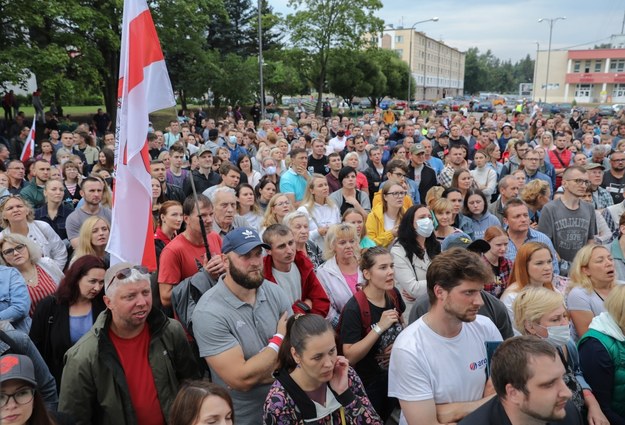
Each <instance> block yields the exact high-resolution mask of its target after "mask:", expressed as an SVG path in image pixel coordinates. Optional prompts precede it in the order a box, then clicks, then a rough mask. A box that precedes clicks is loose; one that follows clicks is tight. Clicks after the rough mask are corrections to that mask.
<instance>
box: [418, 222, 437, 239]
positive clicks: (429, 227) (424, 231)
mask: <svg viewBox="0 0 625 425" xmlns="http://www.w3.org/2000/svg"><path fill="white" fill-rule="evenodd" d="M415 224H416V226H415V230H416V231H417V234H418V235H419V236H422V237H424V238H429V237H430V235H431V234H432V232H433V231H434V222H433V221H432V219H431V218H429V217H424V218H420V219H419V220H417V222H416V223H415Z"/></svg>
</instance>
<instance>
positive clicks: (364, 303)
mask: <svg viewBox="0 0 625 425" xmlns="http://www.w3.org/2000/svg"><path fill="white" fill-rule="evenodd" d="M354 298H355V299H356V302H357V303H358V310H360V323H361V325H362V335H363V336H367V334H368V333H369V332H371V309H370V308H369V300H367V295H365V292H364V291H363V290H362V289H359V290H358V291H356V293H355V294H354Z"/></svg>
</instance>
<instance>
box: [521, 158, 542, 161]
mask: <svg viewBox="0 0 625 425" xmlns="http://www.w3.org/2000/svg"><path fill="white" fill-rule="evenodd" d="M525 160H526V161H540V159H539V158H525Z"/></svg>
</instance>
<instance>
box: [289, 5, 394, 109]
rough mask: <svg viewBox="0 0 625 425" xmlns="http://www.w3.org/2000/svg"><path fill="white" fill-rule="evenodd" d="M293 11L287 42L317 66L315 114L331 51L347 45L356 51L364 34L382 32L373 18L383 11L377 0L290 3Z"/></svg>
mask: <svg viewBox="0 0 625 425" xmlns="http://www.w3.org/2000/svg"><path fill="white" fill-rule="evenodd" d="M288 5H289V6H290V7H292V8H294V9H295V10H296V12H295V13H293V14H290V15H288V16H287V18H286V21H287V25H288V27H289V28H290V30H291V33H290V39H291V42H292V43H293V44H294V45H295V46H296V47H299V48H301V49H302V50H304V51H306V52H307V53H308V54H309V55H311V56H312V58H313V60H314V63H315V65H316V69H317V72H316V76H315V77H316V78H315V79H316V81H315V87H316V88H317V91H318V94H317V107H316V111H317V113H319V112H320V110H321V102H322V100H323V92H324V87H325V85H326V78H327V75H328V60H329V57H330V52H331V49H332V48H335V47H339V46H348V47H350V48H353V49H357V48H359V47H360V46H362V45H363V44H364V43H365V35H366V34H377V33H380V32H381V31H382V26H383V22H382V20H381V19H379V18H377V17H376V14H377V11H378V10H380V9H381V8H382V2H381V1H380V0H289V2H288Z"/></svg>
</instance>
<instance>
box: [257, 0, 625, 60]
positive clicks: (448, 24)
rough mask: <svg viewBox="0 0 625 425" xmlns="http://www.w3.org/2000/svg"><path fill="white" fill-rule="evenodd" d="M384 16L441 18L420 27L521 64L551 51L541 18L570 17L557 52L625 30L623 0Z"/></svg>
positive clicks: (411, 2) (478, 2) (391, 20)
mask: <svg viewBox="0 0 625 425" xmlns="http://www.w3.org/2000/svg"><path fill="white" fill-rule="evenodd" d="M269 2H270V4H271V5H272V6H273V7H274V10H275V11H276V12H280V13H282V14H288V13H291V12H292V10H290V9H289V8H288V7H287V6H286V4H287V2H288V1H287V0H269ZM382 2H383V3H384V7H383V8H382V10H380V12H379V17H380V18H381V19H383V20H384V21H385V23H386V24H387V25H388V24H393V25H394V26H395V27H397V26H398V25H402V22H403V26H404V27H410V26H412V25H413V24H414V23H415V22H418V21H422V20H425V19H429V18H432V17H438V18H439V21H438V22H427V23H424V24H420V25H418V26H417V30H420V31H423V32H425V33H426V34H427V35H428V36H429V37H432V38H435V39H440V40H443V41H444V42H445V43H446V44H448V45H450V46H452V47H456V48H458V49H460V50H462V51H465V50H467V49H468V48H469V47H473V46H476V47H478V48H479V49H480V51H486V50H488V49H490V50H491V51H492V52H493V53H494V55H495V56H496V57H498V58H500V59H503V60H506V59H512V61H513V62H514V61H517V60H519V59H521V58H523V57H525V55H527V54H528V53H529V54H530V55H531V57H532V58H535V56H536V42H537V41H538V42H539V43H540V49H541V50H547V45H548V42H549V23H547V22H542V23H539V22H538V19H539V18H556V17H559V16H566V20H565V21H558V22H556V23H555V24H554V28H553V39H552V43H551V46H552V49H557V48H570V47H572V46H576V45H578V44H582V43H589V42H590V44H589V45H584V46H579V47H576V48H578V49H584V48H592V47H593V46H594V45H595V43H596V44H600V43H604V42H607V38H608V37H609V36H610V35H612V34H618V33H620V32H621V25H622V23H623V14H624V12H625V1H623V0H591V1H584V2H582V1H581V0H575V1H571V0H511V1H502V0H465V1H462V0H428V1H423V0H382Z"/></svg>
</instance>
